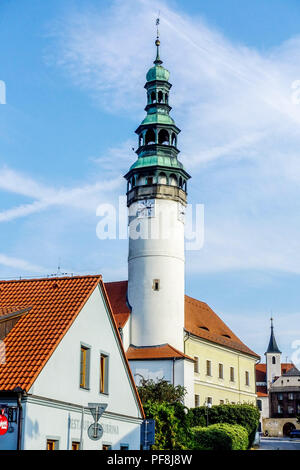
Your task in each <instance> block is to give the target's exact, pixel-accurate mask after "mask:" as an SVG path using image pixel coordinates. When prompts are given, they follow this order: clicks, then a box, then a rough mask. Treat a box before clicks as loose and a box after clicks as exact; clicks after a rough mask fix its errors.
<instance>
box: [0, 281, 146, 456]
mask: <svg viewBox="0 0 300 470" xmlns="http://www.w3.org/2000/svg"><path fill="white" fill-rule="evenodd" d="M0 339H1V340H2V343H1V345H2V348H1V351H0V353H1V352H2V355H1V354H0V356H2V357H1V358H0V359H1V360H0V407H1V409H3V410H4V413H5V415H6V416H7V417H8V419H9V428H8V432H6V434H4V435H0V450H15V449H19V450H44V449H48V450H56V449H63V450H79V448H81V449H84V450H102V449H103V450H107V449H113V450H120V449H130V450H131V449H132V450H137V449H140V435H141V432H140V431H141V424H142V421H143V419H144V413H143V408H142V405H141V402H140V399H139V396H138V393H137V389H136V386H135V383H134V380H133V377H132V374H131V370H130V367H129V364H128V361H127V359H126V356H125V352H124V349H123V345H122V341H121V339H120V335H119V332H118V328H117V325H116V323H115V319H114V316H113V313H112V310H111V307H110V303H109V300H108V297H107V294H106V289H105V286H104V283H103V281H102V278H101V276H76V277H60V278H50V279H49V278H46V279H30V280H17V281H0ZM93 403H96V404H102V405H103V408H104V409H105V411H104V413H103V414H102V416H101V417H100V421H99V424H100V425H101V427H102V431H103V434H102V437H100V439H99V440H92V439H91V438H90V437H89V435H88V428H89V427H90V426H91V425H92V424H93V423H94V418H93V416H92V414H91V412H90V410H89V408H90V404H93Z"/></svg>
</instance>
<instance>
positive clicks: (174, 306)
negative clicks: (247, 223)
mask: <svg viewBox="0 0 300 470" xmlns="http://www.w3.org/2000/svg"><path fill="white" fill-rule="evenodd" d="M136 207H137V206H136V203H134V204H132V205H131V206H130V208H129V214H135V213H136ZM130 220H131V219H130ZM137 224H140V234H141V238H139V239H133V237H136V235H135V234H136V225H137ZM129 235H130V238H129V257H128V300H129V303H130V305H131V307H132V328H131V334H132V336H131V342H132V344H134V345H136V346H150V345H158V344H164V343H169V344H171V345H172V346H174V347H175V348H177V349H179V350H183V328H184V223H183V222H181V221H180V220H178V203H177V202H175V201H171V200H164V199H156V201H155V216H154V217H151V218H140V219H137V218H135V219H133V220H131V222H130V225H129ZM154 279H159V281H160V289H159V291H154V290H153V288H152V287H153V280H154Z"/></svg>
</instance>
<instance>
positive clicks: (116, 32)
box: [0, 0, 300, 273]
mask: <svg viewBox="0 0 300 470" xmlns="http://www.w3.org/2000/svg"><path fill="white" fill-rule="evenodd" d="M158 10H160V11H161V26H160V30H161V44H162V45H161V56H162V59H163V60H164V65H165V66H166V67H167V68H168V69H169V70H170V71H171V82H172V83H173V85H174V87H173V88H172V90H171V99H170V101H171V105H172V106H173V108H174V109H173V112H172V113H173V115H174V116H175V118H176V122H177V124H178V125H179V126H180V127H181V128H182V134H181V135H180V140H179V147H180V149H181V150H182V154H180V156H181V158H182V160H183V161H184V163H185V165H186V168H187V170H188V171H189V172H190V173H191V174H192V176H193V179H192V181H191V182H190V185H189V198H190V199H189V200H190V202H194V203H195V202H202V203H205V206H206V209H205V217H206V219H205V220H206V226H205V229H206V234H205V246H204V249H203V250H201V251H200V252H199V253H193V256H192V257H189V258H188V260H189V262H188V264H187V266H188V269H190V270H192V271H193V272H197V271H223V270H226V269H257V268H258V269H262V270H263V269H267V270H269V269H278V270H284V271H291V272H293V273H299V266H300V259H299V256H300V255H299V253H300V239H299V236H298V234H299V230H300V220H299V217H298V210H299V207H298V206H299V203H298V201H299V200H300V189H299V179H300V159H299V157H298V155H299V150H298V149H299V147H300V132H299V124H300V104H299V105H297V104H295V99H293V98H294V97H293V93H295V90H294V89H292V84H293V83H294V82H295V80H298V79H300V65H299V64H300V60H299V59H300V52H299V51H300V38H297V37H296V38H292V39H291V40H290V41H287V42H285V43H284V44H279V45H278V47H276V48H273V49H272V50H269V51H265V52H264V53H261V52H258V51H256V50H255V49H254V48H252V49H251V48H247V47H245V46H243V45H241V44H234V43H232V42H230V41H229V40H228V39H227V38H226V37H224V35H222V34H220V33H219V32H218V31H216V30H215V29H214V28H212V27H210V26H209V25H208V24H207V23H205V22H204V21H203V20H202V19H201V18H200V17H194V18H192V17H190V16H188V15H186V14H183V13H182V12H180V11H178V10H176V9H175V8H174V7H171V6H169V3H167V2H165V3H163V2H159V1H150V0H127V1H126V2H123V1H120V0H115V1H113V2H110V3H109V5H105V6H103V3H99V7H98V8H94V9H90V8H89V7H86V8H81V10H80V12H78V13H72V14H69V16H66V17H64V18H62V19H61V21H59V22H57V24H56V27H55V29H53V30H52V32H51V35H52V39H53V41H54V47H53V49H52V51H51V52H50V51H49V50H48V52H47V60H48V63H51V64H52V65H53V64H56V65H57V66H58V67H61V68H62V69H63V70H64V71H65V73H66V74H67V76H68V77H69V78H70V79H71V80H72V81H73V82H74V83H75V84H76V85H78V86H80V87H82V88H83V89H85V90H87V91H88V93H89V94H90V96H91V97H92V98H93V99H94V100H95V101H96V102H97V103H98V104H99V105H100V106H102V107H104V108H105V109H106V110H107V111H109V112H112V113H115V114H116V115H118V114H119V113H122V115H124V113H126V116H128V118H129V119H132V120H133V121H136V125H138V123H139V121H140V119H141V118H142V116H143V111H142V108H143V105H144V103H145V90H144V89H143V85H144V81H145V73H146V71H147V69H148V68H149V67H150V66H151V63H152V60H153V59H154V54H155V50H154V49H155V48H154V39H155V29H154V19H155V17H156V15H157V12H158ZM132 12H134V14H132ZM57 46H58V47H57ZM54 50H55V52H54ZM133 130H134V129H133ZM132 135H133V134H132ZM130 142H131V141H128V142H125V143H120V142H116V143H115V144H114V145H113V146H112V149H111V150H110V151H108V153H107V154H106V156H105V155H101V157H100V158H99V159H98V163H99V164H100V165H101V167H102V169H103V170H104V171H106V172H108V174H109V172H111V173H114V172H116V168H117V170H118V171H119V169H120V171H121V169H122V170H123V168H124V166H126V158H128V166H127V167H129V164H130V163H131V162H130V161H129V160H130V157H129V155H128V153H127V150H126V149H127V147H131V146H132V145H131V143H130ZM133 146H134V145H133ZM118 153H119V155H121V158H120V159H116V158H110V157H111V155H116V154H118ZM116 162H117V163H116ZM1 180H3V178H1ZM27 183H28V184H27V185H26V187H25V189H24V190H23V191H24V192H23V194H24V195H26V196H30V197H33V198H34V199H37V200H34V202H33V203H31V204H30V205H25V206H20V207H17V208H13V209H9V210H8V211H6V212H5V213H4V214H3V213H2V214H0V217H2V219H5V217H6V220H8V219H9V218H10V217H11V218H13V217H15V216H17V215H18V214H22V213H23V214H29V213H30V212H31V211H32V212H34V211H38V210H43V209H44V207H45V206H46V207H47V206H48V205H49V204H58V203H59V204H65V205H75V206H79V207H80V205H81V204H83V205H84V206H86V204H87V203H86V201H85V200H84V197H82V195H83V194H94V191H95V192H97V190H98V187H97V185H95V186H91V188H83V189H76V188H75V189H74V190H70V191H69V190H65V189H63V190H59V191H56V190H55V189H54V188H51V189H50V190H48V189H47V188H44V187H42V188H41V187H39V186H36V184H35V183H34V182H30V181H27ZM5 184H6V187H7V190H10V189H9V187H10V184H11V183H10V182H9V178H8V179H7V182H6V183H5ZM18 186H22V185H20V184H18ZM100 186H101V185H100ZM3 189H4V186H3ZM39 192H42V194H43V196H42V197H38V198H37V197H36V194H37V193H39ZM88 204H89V202H88Z"/></svg>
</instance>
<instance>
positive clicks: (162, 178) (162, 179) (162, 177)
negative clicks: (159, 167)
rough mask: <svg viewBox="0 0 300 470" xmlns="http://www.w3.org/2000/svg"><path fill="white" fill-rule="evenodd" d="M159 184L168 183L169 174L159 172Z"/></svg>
mask: <svg viewBox="0 0 300 470" xmlns="http://www.w3.org/2000/svg"><path fill="white" fill-rule="evenodd" d="M158 184H167V175H166V174H165V173H159V175H158Z"/></svg>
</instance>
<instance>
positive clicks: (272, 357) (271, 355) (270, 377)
mask: <svg viewBox="0 0 300 470" xmlns="http://www.w3.org/2000/svg"><path fill="white" fill-rule="evenodd" d="M265 356H266V365H267V388H268V390H269V388H270V386H271V385H272V383H273V381H274V379H275V377H280V376H281V351H280V350H279V348H278V346H277V343H276V339H275V335H274V326H273V318H271V336H270V341H269V346H268V349H267V351H266V352H265Z"/></svg>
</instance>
